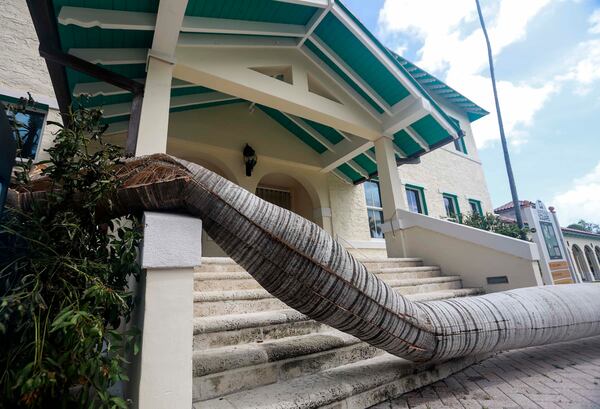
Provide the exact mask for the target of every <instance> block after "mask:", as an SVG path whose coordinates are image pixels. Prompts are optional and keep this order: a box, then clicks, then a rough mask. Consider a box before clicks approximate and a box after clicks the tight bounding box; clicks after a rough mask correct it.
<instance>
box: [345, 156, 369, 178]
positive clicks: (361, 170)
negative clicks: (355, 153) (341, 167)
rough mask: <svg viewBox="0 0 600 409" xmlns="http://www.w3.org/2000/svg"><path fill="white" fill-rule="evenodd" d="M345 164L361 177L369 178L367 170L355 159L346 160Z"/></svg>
mask: <svg viewBox="0 0 600 409" xmlns="http://www.w3.org/2000/svg"><path fill="white" fill-rule="evenodd" d="M346 165H348V166H350V167H351V168H352V170H354V171H355V172H356V173H358V174H359V175H361V176H362V177H363V178H366V179H368V178H369V172H367V171H366V169H365V168H363V167H362V166H360V164H359V163H357V162H356V161H355V160H350V161H348V162H346Z"/></svg>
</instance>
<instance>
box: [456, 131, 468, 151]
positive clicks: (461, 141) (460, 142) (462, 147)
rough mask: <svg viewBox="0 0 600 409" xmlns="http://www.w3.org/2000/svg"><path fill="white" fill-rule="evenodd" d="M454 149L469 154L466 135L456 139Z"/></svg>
mask: <svg viewBox="0 0 600 409" xmlns="http://www.w3.org/2000/svg"><path fill="white" fill-rule="evenodd" d="M454 149H455V150H456V151H458V152H460V153H463V154H465V155H468V154H469V152H468V150H467V144H466V142H465V137H464V136H460V137H458V138H457V139H455V140H454Z"/></svg>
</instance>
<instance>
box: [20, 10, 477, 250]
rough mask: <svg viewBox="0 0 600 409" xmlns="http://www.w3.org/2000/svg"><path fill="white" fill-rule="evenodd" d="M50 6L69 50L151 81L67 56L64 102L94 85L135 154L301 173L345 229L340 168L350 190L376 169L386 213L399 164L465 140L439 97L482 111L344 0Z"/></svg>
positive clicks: (316, 213)
mask: <svg viewBox="0 0 600 409" xmlns="http://www.w3.org/2000/svg"><path fill="white" fill-rule="evenodd" d="M31 3H32V4H35V3H37V2H35V1H31ZM40 3H44V2H40ZM46 3H47V4H49V5H50V6H52V7H50V8H51V10H50V11H53V12H54V18H55V19H56V20H55V23H56V24H57V26H58V39H57V41H56V44H51V46H53V47H54V48H55V49H56V48H59V49H60V51H57V53H58V54H61V53H62V54H65V55H68V56H69V58H73V57H75V58H76V59H80V60H82V61H85V62H88V63H92V64H95V65H97V66H101V67H102V68H104V69H106V70H108V71H109V72H112V73H114V74H115V75H120V76H123V77H126V78H128V79H130V80H131V81H135V82H136V83H139V84H143V96H142V95H141V93H139V94H135V93H132V92H131V90H130V89H126V88H123V87H119V84H117V85H116V86H115V83H110V82H105V81H99V80H98V78H93V77H91V76H90V73H83V74H82V73H81V70H78V67H75V66H73V65H70V66H69V65H68V64H67V68H64V67H61V69H62V70H63V76H62V78H63V79H62V80H63V82H64V83H63V84H60V83H56V84H54V86H55V88H56V87H61V86H62V87H63V88H67V89H68V95H69V98H63V99H64V100H63V101H62V103H61V104H60V105H61V107H66V106H69V105H71V104H72V103H73V102H72V101H74V100H75V99H76V98H79V97H82V96H84V95H87V96H89V97H88V99H87V100H85V101H83V104H84V105H85V106H88V107H101V108H102V109H103V111H104V116H105V118H106V122H107V124H109V129H108V131H107V134H109V135H111V137H112V138H114V140H116V141H121V143H125V141H127V143H126V144H127V145H128V146H129V147H134V146H135V152H134V153H135V154H136V155H145V154H151V153H159V152H160V153H164V152H166V153H170V154H173V155H177V156H179V157H183V158H187V159H189V160H192V161H198V162H200V163H207V164H211V163H212V164H213V165H214V164H217V166H216V168H219V169H221V170H222V172H225V173H228V174H230V175H231V177H232V178H234V179H235V182H236V183H238V184H240V185H241V186H244V187H245V188H247V189H248V190H250V191H256V187H257V186H258V182H259V181H260V179H261V178H262V177H264V176H265V175H267V174H273V173H275V174H281V175H285V176H287V177H290V178H293V179H294V180H296V181H297V182H298V183H299V184H300V185H302V186H303V189H304V191H305V192H310V196H311V197H310V202H311V206H313V213H312V216H313V218H312V219H313V221H315V222H317V223H318V224H320V225H321V226H322V227H324V228H325V229H327V230H329V231H330V232H332V233H334V234H336V233H339V232H336V231H334V230H335V223H333V222H332V221H331V218H332V213H334V214H335V210H333V212H332V210H331V203H330V201H331V200H330V199H331V197H330V196H331V195H330V186H329V185H330V184H331V183H332V182H331V178H332V176H334V177H335V178H337V181H336V183H343V184H345V185H347V186H348V188H351V187H352V186H353V185H356V184H360V183H361V182H363V181H365V180H369V179H375V180H378V181H379V183H380V189H381V196H382V201H383V212H384V217H385V220H386V221H388V222H389V221H391V220H392V219H393V218H395V217H396V215H397V211H396V210H397V209H406V203H405V194H404V192H403V190H402V189H401V183H400V179H399V176H398V171H397V166H398V165H399V164H402V163H405V162H414V161H415V160H418V158H419V157H420V156H421V155H423V154H426V153H428V152H431V151H432V150H434V149H436V148H437V147H440V146H442V145H445V144H447V143H449V142H452V141H453V140H457V139H459V138H461V137H462V135H463V131H461V127H460V124H459V121H458V120H457V119H454V118H451V117H450V116H449V115H448V114H447V113H446V111H445V110H444V109H442V108H441V107H440V105H438V103H437V102H436V101H435V100H434V99H433V98H432V97H431V95H436V93H439V95H444V98H447V99H448V100H449V101H454V102H456V103H460V104H462V106H463V107H464V109H465V110H466V111H468V112H469V115H474V116H477V115H484V114H485V111H483V110H481V108H479V107H477V106H476V105H475V104H473V103H472V102H471V101H469V100H467V99H466V98H464V97H462V96H460V94H457V93H456V92H454V91H453V90H451V89H450V90H451V91H452V92H448V90H449V88H448V87H447V86H445V84H443V83H441V81H439V80H437V79H435V78H433V77H427V76H425V75H423V74H421V73H419V72H416V73H413V74H409V71H415V70H416V68H415V67H413V66H412V65H411V64H410V63H408V62H407V61H406V60H404V59H402V58H401V57H399V56H397V55H395V54H393V53H392V52H390V51H389V50H388V49H387V48H385V47H384V46H382V45H381V44H380V43H379V42H378V41H377V40H376V39H375V38H374V37H373V36H372V35H371V34H370V33H369V32H368V31H367V30H366V29H365V28H364V27H363V26H362V25H361V24H360V22H359V21H357V20H356V19H355V18H354V17H353V16H352V15H351V13H349V12H348V10H347V9H346V8H345V7H344V6H343V5H342V4H341V3H340V2H337V1H333V0H328V1H324V0H320V1H316V0H312V1H308V0H307V1H304V0H297V1H274V0H261V1H260V2H258V3H260V4H257V5H256V7H254V8H253V9H252V10H249V9H247V8H245V7H243V6H242V5H241V3H240V2H234V1H216V0H212V1H198V0H189V1H188V0H174V1H169V2H141V1H140V2H130V3H128V6H127V8H126V9H119V7H115V8H106V9H93V8H89V7H86V5H85V4H84V2H81V4H79V3H77V2H69V5H68V6H67V5H63V4H62V1H61V0H55V1H54V2H52V1H49V2H46ZM32 13H33V14H35V13H39V11H38V12H36V11H35V10H33V9H32ZM38 25H39V24H38ZM91 32H94V33H96V35H95V36H90V35H89V34H90V33H91ZM44 46H47V47H48V45H44V44H42V47H44ZM74 69H75V70H78V71H79V72H78V71H75V70H74ZM60 77H61V76H57V78H59V80H57V81H55V82H60ZM415 78H420V79H421V82H419V81H417V80H416V79H415ZM425 87H427V89H425ZM457 98H458V99H460V101H458V99H457ZM245 143H249V144H250V145H252V146H253V147H254V148H255V149H256V151H257V154H258V158H259V164H258V166H257V168H256V173H255V174H253V175H252V176H251V177H246V176H245V175H243V174H242V173H241V168H242V160H241V148H242V147H243V146H244V144H245ZM131 149H133V148H131ZM132 153H133V152H132ZM216 168H215V169H216ZM333 217H335V215H334V216H333ZM386 243H387V245H386V247H387V251H388V254H389V255H397V256H401V255H404V250H403V246H402V240H401V235H400V234H398V235H395V234H390V235H386Z"/></svg>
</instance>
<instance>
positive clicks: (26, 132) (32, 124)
mask: <svg viewBox="0 0 600 409" xmlns="http://www.w3.org/2000/svg"><path fill="white" fill-rule="evenodd" d="M0 97H2V96H0ZM1 101H2V102H3V103H4V104H16V103H19V100H17V99H15V98H10V97H2V98H1ZM38 105H39V106H40V107H42V108H43V109H38V108H37V106H38ZM35 106H36V107H35V108H33V107H32V108H27V109H26V111H25V112H17V113H15V112H13V111H11V110H9V109H7V110H6V115H7V117H8V120H9V121H10V122H11V123H13V124H15V126H16V128H17V137H18V138H19V144H18V147H19V149H20V150H21V155H20V156H21V158H23V159H35V157H36V155H37V152H38V148H39V146H40V142H41V140H42V132H43V129H44V122H45V120H46V113H47V109H48V108H47V106H45V105H41V104H35Z"/></svg>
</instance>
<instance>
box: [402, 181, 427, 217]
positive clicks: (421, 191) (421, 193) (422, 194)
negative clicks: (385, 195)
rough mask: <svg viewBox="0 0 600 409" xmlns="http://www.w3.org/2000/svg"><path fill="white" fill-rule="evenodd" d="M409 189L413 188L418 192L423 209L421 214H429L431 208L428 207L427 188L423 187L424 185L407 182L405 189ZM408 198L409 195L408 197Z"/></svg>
mask: <svg viewBox="0 0 600 409" xmlns="http://www.w3.org/2000/svg"><path fill="white" fill-rule="evenodd" d="M408 190H412V191H414V192H417V195H418V197H419V200H420V202H421V210H422V213H419V214H423V215H425V216H428V215H429V209H427V200H426V199H425V188H424V187H422V186H418V185H413V184H411V183H406V184H405V185H404V191H405V192H407V191H408ZM407 200H408V197H407ZM407 204H408V203H407ZM409 210H410V209H409Z"/></svg>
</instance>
